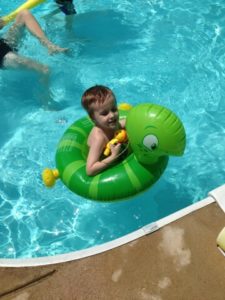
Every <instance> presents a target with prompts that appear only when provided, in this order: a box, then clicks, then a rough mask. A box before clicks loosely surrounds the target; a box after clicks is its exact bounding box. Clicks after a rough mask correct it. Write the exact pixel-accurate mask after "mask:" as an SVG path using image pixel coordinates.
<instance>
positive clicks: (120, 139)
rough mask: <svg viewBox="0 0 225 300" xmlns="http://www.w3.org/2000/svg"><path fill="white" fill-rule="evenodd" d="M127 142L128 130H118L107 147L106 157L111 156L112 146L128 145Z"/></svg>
mask: <svg viewBox="0 0 225 300" xmlns="http://www.w3.org/2000/svg"><path fill="white" fill-rule="evenodd" d="M126 142H127V133H126V130H124V129H120V130H117V131H116V133H115V138H114V139H112V140H111V141H109V142H108V143H107V145H106V147H105V151H104V155H105V156H109V154H110V153H111V150H110V145H115V144H118V143H126Z"/></svg>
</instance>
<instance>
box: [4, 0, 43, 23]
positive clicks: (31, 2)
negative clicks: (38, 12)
mask: <svg viewBox="0 0 225 300" xmlns="http://www.w3.org/2000/svg"><path fill="white" fill-rule="evenodd" d="M45 1H46V0H28V1H27V2H25V3H23V4H22V5H20V6H19V7H18V8H17V9H16V10H14V11H13V12H11V13H10V14H8V15H7V16H4V17H2V20H3V21H4V23H5V24H8V23H9V22H11V21H12V20H14V19H15V17H16V16H17V14H18V13H19V12H20V11H21V10H23V9H31V8H33V7H35V6H37V5H39V4H41V3H43V2H45Z"/></svg>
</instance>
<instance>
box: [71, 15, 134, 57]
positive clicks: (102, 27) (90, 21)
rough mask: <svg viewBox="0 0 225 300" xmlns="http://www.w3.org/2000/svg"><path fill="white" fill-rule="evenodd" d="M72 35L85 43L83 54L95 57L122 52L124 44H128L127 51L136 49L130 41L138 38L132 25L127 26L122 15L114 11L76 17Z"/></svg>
mask: <svg viewBox="0 0 225 300" xmlns="http://www.w3.org/2000/svg"><path fill="white" fill-rule="evenodd" d="M73 34H74V35H75V38H76V39H78V40H81V41H82V40H83V41H85V43H83V52H88V54H89V55H92V56H97V57H98V56H102V55H103V57H105V56H106V55H107V54H111V53H112V52H114V51H122V50H123V47H122V46H123V45H124V44H126V43H129V49H132V48H136V47H137V44H136V45H135V42H134V43H132V41H135V40H136V39H137V38H138V37H139V33H138V29H137V28H136V27H134V25H133V24H128V23H127V22H126V21H125V20H124V17H123V14H122V13H119V12H116V11H114V10H103V11H91V12H88V13H85V14H79V15H77V16H76V19H75V21H74V28H73ZM112 47H113V49H112Z"/></svg>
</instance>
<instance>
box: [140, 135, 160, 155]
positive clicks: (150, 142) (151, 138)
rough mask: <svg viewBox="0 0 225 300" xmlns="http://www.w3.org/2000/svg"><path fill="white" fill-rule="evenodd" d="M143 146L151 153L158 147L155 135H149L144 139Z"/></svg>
mask: <svg viewBox="0 0 225 300" xmlns="http://www.w3.org/2000/svg"><path fill="white" fill-rule="evenodd" d="M143 144H144V146H145V147H147V148H148V149H149V150H151V151H153V150H155V149H156V148H157V146H158V139H157V137H156V136H155V135H152V134H149V135H146V136H145V137H144V140H143Z"/></svg>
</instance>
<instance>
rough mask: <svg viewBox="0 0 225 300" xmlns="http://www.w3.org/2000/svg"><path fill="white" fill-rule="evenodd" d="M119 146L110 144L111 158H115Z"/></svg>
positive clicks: (118, 151)
mask: <svg viewBox="0 0 225 300" xmlns="http://www.w3.org/2000/svg"><path fill="white" fill-rule="evenodd" d="M120 148H121V144H120V143H118V144H110V150H111V156H112V157H114V158H116V157H117V156H118V155H119V153H120Z"/></svg>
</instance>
